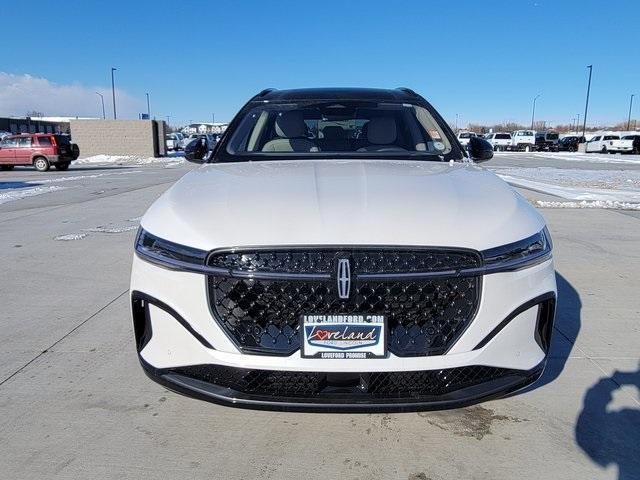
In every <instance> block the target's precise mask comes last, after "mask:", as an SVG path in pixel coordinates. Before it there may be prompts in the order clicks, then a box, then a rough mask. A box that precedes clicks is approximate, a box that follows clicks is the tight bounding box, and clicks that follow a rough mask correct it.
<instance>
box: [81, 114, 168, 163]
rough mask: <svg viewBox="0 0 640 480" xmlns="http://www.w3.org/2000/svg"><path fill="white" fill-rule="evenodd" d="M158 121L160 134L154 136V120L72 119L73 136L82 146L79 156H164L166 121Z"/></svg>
mask: <svg viewBox="0 0 640 480" xmlns="http://www.w3.org/2000/svg"><path fill="white" fill-rule="evenodd" d="M155 123H156V124H157V125H158V135H157V136H156V137H155V138H154V135H153V124H154V121H153V120H71V138H72V141H73V143H77V144H78V147H80V158H83V157H89V156H91V155H101V154H104V155H138V156H144V157H153V156H159V155H164V153H165V151H164V140H163V139H164V122H155ZM160 135H162V136H160ZM159 139H160V141H158V140H159ZM154 144H155V148H154Z"/></svg>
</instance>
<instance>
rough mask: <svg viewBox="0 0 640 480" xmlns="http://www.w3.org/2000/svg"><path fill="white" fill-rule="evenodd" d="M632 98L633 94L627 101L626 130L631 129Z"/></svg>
mask: <svg viewBox="0 0 640 480" xmlns="http://www.w3.org/2000/svg"><path fill="white" fill-rule="evenodd" d="M633 97H635V95H634V94H631V99H630V100H629V118H627V130H629V128H630V127H631V108H632V107H633Z"/></svg>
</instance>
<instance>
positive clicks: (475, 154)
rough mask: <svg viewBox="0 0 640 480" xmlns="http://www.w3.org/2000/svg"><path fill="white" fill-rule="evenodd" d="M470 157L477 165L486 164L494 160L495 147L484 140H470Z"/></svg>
mask: <svg viewBox="0 0 640 480" xmlns="http://www.w3.org/2000/svg"><path fill="white" fill-rule="evenodd" d="M469 156H470V157H471V160H473V161H474V162H476V163H480V162H486V161H487V160H491V159H492V158H493V147H492V146H491V144H490V143H489V142H487V141H486V140H485V139H484V138H478V137H471V138H470V139H469Z"/></svg>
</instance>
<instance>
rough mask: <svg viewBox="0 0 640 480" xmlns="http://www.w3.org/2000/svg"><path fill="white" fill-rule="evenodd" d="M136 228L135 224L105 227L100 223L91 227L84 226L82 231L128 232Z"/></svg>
mask: <svg viewBox="0 0 640 480" xmlns="http://www.w3.org/2000/svg"><path fill="white" fill-rule="evenodd" d="M137 229H138V226H137V225H127V226H125V227H106V226H102V225H101V226H98V227H93V228H85V229H84V231H85V232H91V233H124V232H130V231H132V230H137Z"/></svg>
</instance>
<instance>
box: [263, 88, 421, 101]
mask: <svg viewBox="0 0 640 480" xmlns="http://www.w3.org/2000/svg"><path fill="white" fill-rule="evenodd" d="M417 99H421V97H420V96H419V95H418V94H417V93H415V92H414V91H412V90H410V89H408V88H397V89H393V90H392V89H383V88H298V89H291V90H275V89H267V90H263V91H262V92H260V93H259V94H258V95H256V96H255V97H254V100H268V101H278V102H279V101H287V100H373V101H396V102H402V101H416V100H417Z"/></svg>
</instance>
